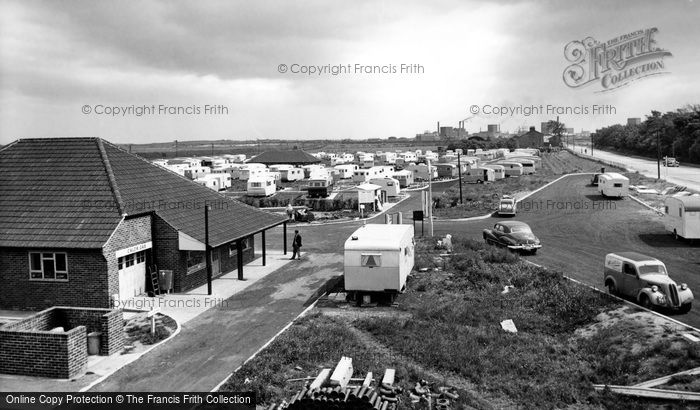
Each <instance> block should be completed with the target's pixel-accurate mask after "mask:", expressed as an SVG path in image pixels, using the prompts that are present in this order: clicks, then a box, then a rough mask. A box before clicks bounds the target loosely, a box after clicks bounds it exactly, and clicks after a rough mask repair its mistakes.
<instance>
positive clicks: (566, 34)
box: [0, 0, 700, 144]
mask: <svg viewBox="0 0 700 410" xmlns="http://www.w3.org/2000/svg"><path fill="white" fill-rule="evenodd" d="M699 3H700V2H693V1H669V2H660V1H635V0H628V1H570V2H564V1H510V2H475V1H474V2H467V1H458V0H454V1H432V2H424V1H406V0H404V1H391V2H390V1H364V2H363V1H353V2H339V1H336V2H331V1H304V2H290V1H282V0H280V1H245V2H244V1H188V2H184V1H138V2H136V1H115V0H111V1H103V2H96V1H65V0H63V1H27V0H20V1H4V0H0V144H6V143H8V142H10V141H13V140H15V139H17V138H23V137H44V136H99V137H102V138H105V139H107V140H110V141H113V142H117V143H129V142H133V143H139V142H151V141H152V142H157V141H172V140H175V139H178V140H193V139H228V138H230V139H256V138H288V139H311V138H371V137H380V138H386V137H389V136H397V137H414V136H415V134H416V133H419V132H422V131H424V130H426V129H431V130H433V129H434V128H435V127H436V122H437V121H440V122H441V125H454V126H456V125H457V123H458V121H460V120H462V119H464V118H467V117H470V116H471V115H472V114H470V112H469V111H470V107H471V106H472V105H477V106H478V107H479V109H480V110H483V107H484V105H493V106H502V105H503V106H508V107H518V106H521V105H523V106H527V105H535V106H539V105H543V106H545V107H546V106H547V105H548V104H549V105H552V106H557V107H566V106H574V107H576V106H585V107H588V108H590V107H592V105H593V104H598V105H605V104H610V106H612V107H614V109H615V114H614V115H612V114H601V115H593V114H589V115H562V116H561V120H562V122H565V123H566V124H567V126H570V127H574V128H575V130H576V131H580V130H582V129H583V130H590V131H595V129H596V128H599V127H601V126H605V125H611V124H614V123H620V122H625V121H626V119H627V118H628V117H642V118H644V116H645V115H647V114H649V112H650V111H651V110H653V109H654V110H660V111H668V110H674V109H676V108H680V107H683V106H684V105H686V104H691V103H692V104H695V103H699V102H700V101H698V95H700V78H699V77H698V76H699V75H700V54H699V53H698V51H697V47H698V46H697V40H698V38H700V24H698V22H697V21H698V17H700V8H699ZM652 27H656V28H658V33H656V35H655V37H654V39H655V41H656V45H657V46H658V47H660V48H663V49H665V50H667V51H669V52H670V53H671V54H672V56H671V57H666V58H665V59H664V60H663V61H664V71H666V72H667V74H664V75H656V76H651V77H647V78H644V79H640V80H638V81H634V82H632V83H630V84H629V85H628V86H626V87H622V88H620V89H616V90H613V91H607V92H598V91H601V90H602V88H601V86H600V82H599V81H598V83H597V84H593V85H591V86H587V87H582V88H570V87H568V86H567V85H566V84H564V81H563V79H562V76H563V73H564V69H565V68H566V67H567V66H569V65H570V64H571V63H570V62H568V61H567V60H566V59H565V57H564V47H565V46H566V45H567V43H569V42H571V41H573V40H583V39H584V38H586V37H592V38H594V39H596V40H599V41H603V42H605V41H607V40H610V39H613V38H616V37H618V36H620V35H623V34H627V33H632V32H635V31H637V30H643V29H647V28H652ZM280 64H285V65H286V66H287V69H288V71H287V72H286V73H280V72H279V66H280ZM328 64H330V65H343V66H347V65H348V64H349V65H351V66H352V67H353V69H354V67H355V64H361V65H368V66H392V65H393V66H394V67H395V68H396V70H397V72H396V73H385V74H382V73H376V74H367V73H354V72H350V73H343V74H340V75H336V76H334V75H330V74H324V75H320V76H319V75H311V76H309V75H305V74H301V73H299V74H294V73H291V72H290V71H289V70H292V69H293V68H299V67H298V66H296V65H300V66H301V65H305V66H312V65H319V66H323V65H328ZM401 64H419V65H421V66H422V72H418V73H413V74H409V73H403V74H402V73H400V72H399V70H400V67H401ZM153 105H155V106H156V107H155V108H156V110H158V109H159V105H163V106H167V107H182V108H183V109H185V108H189V110H190V112H192V111H193V110H194V108H198V109H199V111H200V112H199V113H194V114H169V113H166V114H159V113H158V112H155V113H152V114H150V113H145V115H142V116H136V115H135V114H133V113H132V114H129V113H127V115H125V116H121V115H118V116H111V115H108V114H107V113H105V111H107V109H106V108H103V107H113V106H118V107H130V106H133V107H143V106H146V107H151V106H153ZM205 105H212V106H218V105H221V106H224V107H226V109H227V110H228V113H227V114H226V113H225V112H224V113H223V114H216V113H215V114H205V113H204V112H202V111H203V109H204V107H205ZM85 106H87V108H86V107H85ZM83 110H89V113H88V114H85V113H83ZM98 111H99V112H98ZM553 117H554V115H531V116H524V115H516V116H510V115H506V116H493V115H484V114H483V113H480V114H479V115H477V116H475V117H473V118H471V119H470V120H469V121H468V122H467V123H466V125H467V129H468V130H469V131H471V132H476V131H479V129H486V125H487V124H501V128H502V130H504V131H506V130H511V131H514V130H515V129H517V128H518V127H527V126H530V125H535V126H537V128H538V129H539V124H540V122H541V121H545V120H547V119H550V118H553Z"/></svg>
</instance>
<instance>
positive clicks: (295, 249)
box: [289, 230, 301, 260]
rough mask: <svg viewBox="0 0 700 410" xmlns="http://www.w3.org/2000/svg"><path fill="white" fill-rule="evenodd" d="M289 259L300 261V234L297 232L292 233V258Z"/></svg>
mask: <svg viewBox="0 0 700 410" xmlns="http://www.w3.org/2000/svg"><path fill="white" fill-rule="evenodd" d="M289 259H299V260H301V234H299V230H295V231H294V238H293V239H292V257H291V258H289Z"/></svg>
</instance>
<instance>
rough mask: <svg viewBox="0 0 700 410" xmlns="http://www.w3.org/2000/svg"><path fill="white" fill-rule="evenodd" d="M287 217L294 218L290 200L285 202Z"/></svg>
mask: <svg viewBox="0 0 700 410" xmlns="http://www.w3.org/2000/svg"><path fill="white" fill-rule="evenodd" d="M287 217H288V218H289V220H290V221H292V220H294V208H293V207H292V204H291V202H290V203H288V204H287Z"/></svg>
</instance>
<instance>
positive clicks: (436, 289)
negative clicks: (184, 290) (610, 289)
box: [223, 237, 700, 409]
mask: <svg viewBox="0 0 700 410" xmlns="http://www.w3.org/2000/svg"><path fill="white" fill-rule="evenodd" d="M453 247H454V254H453V256H452V257H450V258H448V259H446V260H445V259H442V258H441V257H440V250H438V249H437V248H436V243H435V241H434V240H421V241H419V242H418V244H417V248H416V256H417V259H416V268H417V270H415V271H414V272H413V274H412V276H411V277H410V278H409V283H408V290H407V291H406V293H404V294H402V295H400V296H399V298H398V304H399V308H394V309H389V310H387V311H383V312H381V313H383V314H382V315H376V314H368V313H371V312H377V310H376V309H361V308H360V309H358V308H345V309H337V308H336V309H334V311H333V315H330V314H329V313H328V311H324V309H327V308H321V309H316V311H315V312H316V313H312V314H311V315H310V316H308V317H306V318H303V319H301V320H299V321H298V322H297V323H295V324H294V325H293V326H291V328H290V329H289V330H288V331H287V332H285V333H284V334H282V335H281V336H280V337H279V338H278V339H277V340H275V341H274V342H273V343H272V344H271V345H270V346H269V347H268V348H267V349H265V350H264V351H262V352H261V353H260V355H258V356H257V357H256V358H254V359H253V360H251V361H250V362H248V363H247V364H246V365H244V366H243V367H242V368H241V369H240V370H239V371H238V372H237V373H236V374H234V376H233V377H232V379H231V380H230V381H229V382H228V383H227V384H226V385H225V386H224V387H223V388H224V389H225V390H238V391H240V390H253V391H255V392H256V393H257V394H258V400H259V404H269V403H272V402H281V400H282V399H285V398H286V399H289V398H290V397H291V396H292V395H293V394H294V393H295V392H296V391H298V390H299V389H300V388H301V384H299V383H294V382H287V379H293V378H302V377H307V376H315V375H316V374H317V373H318V371H319V370H320V369H321V368H323V367H331V368H332V367H333V366H334V365H335V363H336V362H337V361H338V359H340V357H341V356H350V357H352V358H353V366H354V369H355V375H364V374H365V373H366V372H368V371H372V372H373V373H374V374H375V375H379V377H380V378H381V376H380V375H381V374H382V372H383V371H384V369H385V368H395V369H396V372H397V377H396V380H397V383H398V384H399V385H400V386H402V387H403V388H404V389H405V392H404V394H402V395H401V405H400V406H399V408H402V409H411V408H416V409H418V408H427V404H426V403H425V402H420V403H416V404H412V403H411V402H410V400H409V396H408V393H407V392H408V390H410V389H411V388H412V387H413V386H414V385H415V383H416V382H417V381H419V380H421V379H425V380H429V381H432V382H433V383H435V386H441V385H449V386H452V387H454V388H455V389H456V391H457V392H458V394H459V398H458V399H457V402H456V403H454V404H455V407H454V408H464V407H467V406H471V407H475V408H494V407H495V408H504V407H522V408H562V407H567V406H575V407H577V408H600V407H608V408H637V407H639V406H643V405H647V404H649V403H650V402H645V401H634V400H630V399H628V398H623V397H620V396H616V395H612V394H609V393H597V392H595V391H594V390H593V388H592V385H593V384H597V383H607V384H622V385H630V384H633V383H638V382H640V381H644V380H648V379H652V378H655V377H659V376H663V375H667V374H671V373H674V372H677V371H679V370H684V369H688V368H692V367H697V366H700V355H699V353H700V352H699V351H698V348H697V347H695V345H691V344H689V343H688V342H687V341H685V339H683V338H682V337H681V336H680V333H681V331H680V330H669V328H668V323H667V322H664V321H663V319H659V318H658V317H656V316H653V315H650V314H648V313H644V312H639V311H636V310H635V309H633V308H630V307H626V306H625V305H622V304H620V303H619V302H616V301H614V300H613V299H611V298H609V297H608V296H607V295H605V294H602V293H599V292H596V291H594V290H592V289H590V288H588V287H585V286H581V285H577V284H575V283H573V282H571V281H568V280H566V279H565V278H564V277H563V275H562V273H560V272H554V271H548V270H544V269H541V268H538V267H535V266H532V265H528V264H525V263H524V262H523V261H522V260H521V259H520V258H519V257H518V256H516V255H515V254H512V253H509V252H507V251H505V250H503V249H499V248H494V247H491V246H486V245H484V244H483V243H481V242H474V241H471V240H465V239H462V238H460V237H454V238H453ZM506 286H508V289H509V291H508V292H505V293H504V288H505V287H506ZM350 311H351V312H350ZM506 319H511V320H513V322H514V323H515V325H516V327H517V329H518V332H517V333H509V332H505V331H504V330H502V329H501V326H500V322H501V321H503V320H506ZM659 321H660V322H659ZM355 377H358V376H355Z"/></svg>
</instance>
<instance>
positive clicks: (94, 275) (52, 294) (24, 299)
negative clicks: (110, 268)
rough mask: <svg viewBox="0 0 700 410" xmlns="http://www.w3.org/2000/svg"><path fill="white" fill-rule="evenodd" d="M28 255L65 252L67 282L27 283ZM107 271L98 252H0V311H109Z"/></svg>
mask: <svg viewBox="0 0 700 410" xmlns="http://www.w3.org/2000/svg"><path fill="white" fill-rule="evenodd" d="M30 251H45V252H66V254H67V256H68V281H67V282H61V281H42V280H30V279H29V252H30ZM106 271H107V261H106V260H105V258H104V256H103V255H102V250H101V249H34V248H32V249H26V248H0V283H2V286H0V308H2V309H29V310H40V309H44V308H46V307H49V306H55V305H68V306H86V307H104V308H106V307H109V292H108V282H107V275H106V274H105V272H106Z"/></svg>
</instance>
